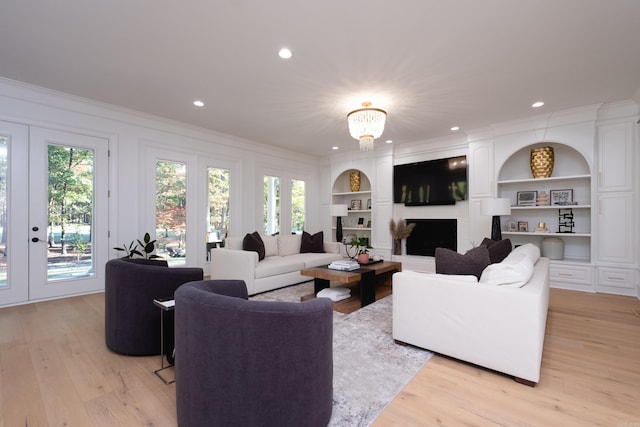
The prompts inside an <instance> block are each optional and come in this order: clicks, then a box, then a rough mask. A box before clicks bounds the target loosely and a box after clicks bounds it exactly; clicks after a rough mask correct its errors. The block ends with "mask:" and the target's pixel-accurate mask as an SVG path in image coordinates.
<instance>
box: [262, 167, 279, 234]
mask: <svg viewBox="0 0 640 427" xmlns="http://www.w3.org/2000/svg"><path fill="white" fill-rule="evenodd" d="M263 218H264V234H267V235H272V234H277V233H280V177H277V176H268V175H265V176H264V216H263Z"/></svg>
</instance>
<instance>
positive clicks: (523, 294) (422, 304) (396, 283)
mask: <svg viewBox="0 0 640 427" xmlns="http://www.w3.org/2000/svg"><path fill="white" fill-rule="evenodd" d="M524 246H527V248H523V249H522V250H519V248H516V249H515V250H514V251H513V252H511V254H509V255H508V256H507V258H505V259H504V260H503V261H502V262H501V263H498V264H491V265H490V266H489V267H487V268H485V269H484V271H483V273H482V276H481V277H480V281H478V279H477V278H476V277H475V276H467V275H445V274H433V273H419V272H414V271H403V272H400V273H395V274H394V275H393V338H394V339H395V340H396V342H398V343H401V344H404V343H406V344H412V345H415V346H418V347H422V348H425V349H428V350H431V351H434V352H436V353H441V354H444V355H447V356H451V357H453V358H456V359H460V360H464V361H467V362H471V363H473V364H476V365H480V366H483V367H486V368H489V369H493V370H496V371H499V372H503V373H506V374H508V375H513V376H514V377H515V379H516V381H518V382H522V383H524V384H527V385H531V386H533V385H535V384H536V383H538V382H539V379H540V363H541V359H542V348H543V343H544V336H545V328H546V320H547V309H548V304H549V260H548V259H547V258H540V256H539V253H540V252H539V250H537V247H534V248H535V249H533V250H532V248H531V247H529V245H524ZM531 246H533V245H531ZM536 250H537V257H536ZM523 252H529V254H527V255H523V254H522V253H523ZM531 254H533V255H532V256H531ZM525 258H532V260H531V266H530V270H531V271H530V274H529V267H528V266H527V265H525V264H528V262H529V261H527V260H525ZM523 271H524V275H522V274H521V273H523ZM515 276H519V277H515ZM527 276H530V277H528V278H527ZM501 280H502V283H501Z"/></svg>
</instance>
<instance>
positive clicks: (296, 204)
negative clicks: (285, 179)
mask: <svg viewBox="0 0 640 427" xmlns="http://www.w3.org/2000/svg"><path fill="white" fill-rule="evenodd" d="M304 214H305V211H304V181H300V180H298V179H292V180H291V232H292V233H296V234H300V233H302V231H303V230H304Z"/></svg>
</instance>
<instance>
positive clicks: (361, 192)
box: [332, 191, 371, 196]
mask: <svg viewBox="0 0 640 427" xmlns="http://www.w3.org/2000/svg"><path fill="white" fill-rule="evenodd" d="M366 194H371V191H346V192H342V193H332V195H333V196H362V195H366Z"/></svg>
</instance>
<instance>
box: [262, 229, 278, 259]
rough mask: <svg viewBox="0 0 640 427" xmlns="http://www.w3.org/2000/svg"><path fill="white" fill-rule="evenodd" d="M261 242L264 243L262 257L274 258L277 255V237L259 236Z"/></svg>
mask: <svg viewBox="0 0 640 427" xmlns="http://www.w3.org/2000/svg"><path fill="white" fill-rule="evenodd" d="M260 237H262V242H263V243H264V256H265V257H268V256H276V255H278V236H267V235H264V234H263V235H261V236H260Z"/></svg>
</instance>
